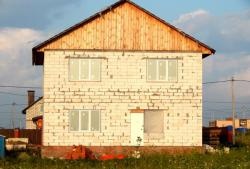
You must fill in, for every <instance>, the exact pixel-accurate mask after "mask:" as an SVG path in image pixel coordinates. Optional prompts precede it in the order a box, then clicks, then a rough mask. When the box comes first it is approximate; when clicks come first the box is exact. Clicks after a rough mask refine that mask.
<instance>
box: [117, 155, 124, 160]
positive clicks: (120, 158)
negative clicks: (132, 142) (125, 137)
mask: <svg viewBox="0 0 250 169" xmlns="http://www.w3.org/2000/svg"><path fill="white" fill-rule="evenodd" d="M124 158H125V156H124V155H123V154H118V155H117V156H116V159H118V160H122V159H124Z"/></svg>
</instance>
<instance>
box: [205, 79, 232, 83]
mask: <svg viewBox="0 0 250 169" xmlns="http://www.w3.org/2000/svg"><path fill="white" fill-rule="evenodd" d="M229 81H231V80H222V81H213V82H204V83H202V84H213V83H226V82H229Z"/></svg>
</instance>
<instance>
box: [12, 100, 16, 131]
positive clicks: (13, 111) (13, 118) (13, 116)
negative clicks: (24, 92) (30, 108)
mask: <svg viewBox="0 0 250 169" xmlns="http://www.w3.org/2000/svg"><path fill="white" fill-rule="evenodd" d="M15 105H16V103H15V102H13V103H12V111H11V122H12V128H13V129H14V128H15V112H16V111H15Z"/></svg>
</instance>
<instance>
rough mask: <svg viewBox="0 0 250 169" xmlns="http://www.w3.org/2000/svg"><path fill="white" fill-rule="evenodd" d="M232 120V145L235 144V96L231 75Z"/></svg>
mask: <svg viewBox="0 0 250 169" xmlns="http://www.w3.org/2000/svg"><path fill="white" fill-rule="evenodd" d="M231 82H232V86H231V92H232V122H233V145H235V97H234V77H232V80H231Z"/></svg>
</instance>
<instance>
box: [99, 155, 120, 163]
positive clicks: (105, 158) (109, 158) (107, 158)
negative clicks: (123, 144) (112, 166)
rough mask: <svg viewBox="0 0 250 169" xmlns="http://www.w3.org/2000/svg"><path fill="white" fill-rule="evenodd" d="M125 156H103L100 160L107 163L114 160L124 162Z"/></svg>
mask: <svg viewBox="0 0 250 169" xmlns="http://www.w3.org/2000/svg"><path fill="white" fill-rule="evenodd" d="M124 158H125V156H124V155H123V154H118V155H112V154H103V155H101V156H100V157H99V159H100V160H102V161H106V160H114V159H118V160H122V159H124Z"/></svg>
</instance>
